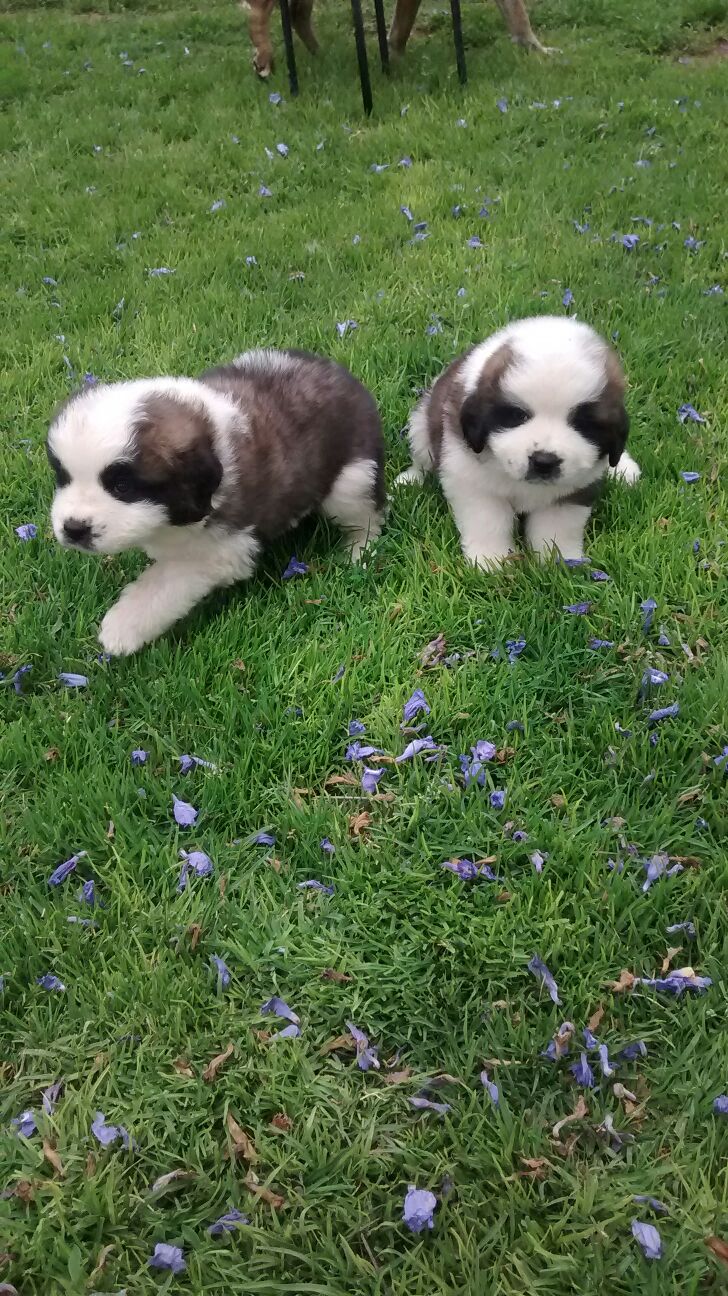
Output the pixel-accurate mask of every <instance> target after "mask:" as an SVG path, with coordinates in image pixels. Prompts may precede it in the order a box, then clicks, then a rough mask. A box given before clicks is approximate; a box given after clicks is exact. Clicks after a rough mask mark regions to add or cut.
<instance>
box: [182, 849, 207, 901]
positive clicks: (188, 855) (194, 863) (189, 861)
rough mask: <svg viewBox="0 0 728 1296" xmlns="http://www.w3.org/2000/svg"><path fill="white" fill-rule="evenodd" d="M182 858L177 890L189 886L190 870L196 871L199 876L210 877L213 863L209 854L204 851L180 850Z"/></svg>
mask: <svg viewBox="0 0 728 1296" xmlns="http://www.w3.org/2000/svg"><path fill="white" fill-rule="evenodd" d="M180 858H181V859H183V860H184V863H183V865H182V868H181V870H180V875H179V882H178V883H177V890H178V891H184V890H185V888H186V886H187V877H188V874H189V873H190V871H192V872H193V873H196V875H197V877H209V875H210V873H212V870H213V867H214V865H213V863H212V860H211V859H210V856H209V855H206V854H205V852H204V851H198V850H193V851H185V850H181V851H180Z"/></svg>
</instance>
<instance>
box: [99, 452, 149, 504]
mask: <svg viewBox="0 0 728 1296" xmlns="http://www.w3.org/2000/svg"><path fill="white" fill-rule="evenodd" d="M99 480H100V482H101V485H102V486H103V488H104V490H105V491H106V492H107V493H108V494H109V495H111V496H112V498H113V499H117V500H121V501H122V502H123V503H124V504H135V503H137V501H138V500H141V499H145V498H146V497H147V492H145V489H144V487H143V485H142V483H141V481H140V480H139V478H138V476H137V474H136V473H135V471H134V468H133V466H132V465H131V464H130V463H124V462H123V461H122V460H119V461H118V462H117V463H112V464H109V465H108V467H106V468H104V470H103V472H102V473H101V476H100V478H99Z"/></svg>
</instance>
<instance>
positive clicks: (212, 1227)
mask: <svg viewBox="0 0 728 1296" xmlns="http://www.w3.org/2000/svg"><path fill="white" fill-rule="evenodd" d="M249 1223H250V1220H249V1219H248V1217H247V1215H243V1213H242V1211H239V1210H237V1209H236V1208H235V1207H234V1206H231V1207H230V1210H229V1211H226V1212H225V1214H224V1215H221V1216H220V1217H219V1219H216V1220H215V1223H214V1224H209V1225H208V1227H207V1231H208V1233H209V1234H210V1236H211V1237H219V1236H220V1234H221V1233H232V1232H234V1230H235V1229H236V1228H237V1226H238V1225H239V1224H249Z"/></svg>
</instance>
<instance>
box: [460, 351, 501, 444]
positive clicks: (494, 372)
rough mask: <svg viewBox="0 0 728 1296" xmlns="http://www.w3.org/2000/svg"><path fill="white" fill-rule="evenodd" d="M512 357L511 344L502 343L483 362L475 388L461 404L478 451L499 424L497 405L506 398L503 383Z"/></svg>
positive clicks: (462, 418) (462, 423)
mask: <svg viewBox="0 0 728 1296" xmlns="http://www.w3.org/2000/svg"><path fill="white" fill-rule="evenodd" d="M512 360H513V351H512V349H511V347H510V346H509V345H508V344H506V345H504V346H500V347H498V349H497V351H494V352H493V354H492V355H491V356H489V357H488V359H487V360H486V362H485V364H484V365H483V368H482V370H481V373H480V377H479V378H478V382H477V384H476V387H475V389H474V391H471V392H470V394H469V395H468V396H466V397H465V400H464V401H463V403H462V406H461V407H460V427H461V428H462V433H463V436H464V437H465V440H466V441H467V443H468V445H469V446H470V448H471V450H474V451H475V453H476V454H480V453H481V451H482V450H483V449H484V447H485V443H486V441H487V440H488V437H489V435H490V433H491V432H492V431H493V428H494V427H495V426H496V424H497V420H496V419H495V417H494V415H495V407H496V405H497V402H498V401H499V400H500V399H501V398H502V393H501V383H502V381H503V376H504V374H505V372H506V370H507V368H508V366H509V365H510V364H511V362H512Z"/></svg>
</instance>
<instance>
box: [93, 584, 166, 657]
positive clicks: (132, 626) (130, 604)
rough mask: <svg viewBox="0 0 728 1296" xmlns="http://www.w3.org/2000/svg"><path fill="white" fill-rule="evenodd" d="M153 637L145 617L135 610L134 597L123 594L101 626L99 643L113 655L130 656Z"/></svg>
mask: <svg viewBox="0 0 728 1296" xmlns="http://www.w3.org/2000/svg"><path fill="white" fill-rule="evenodd" d="M152 637H153V636H152V635H150V634H149V632H148V624H145V620H144V618H143V617H141V616H140V615H138V613H137V612H135V608H134V599H133V598H132V599H129V598H125V597H124V595H123V594H122V596H121V598H120V599H119V602H118V603H115V604H114V606H113V607H112V608H109V611H108V612H107V613H106V616H105V617H104V619H103V621H102V622H101V625H100V627H99V643H100V644H101V647H102V648H103V650H104V652H107V653H110V654H111V656H112V657H128V656H129V653H134V652H137V651H138V649H139V648H143V647H144V645H145V643H148V642H149V639H150V638H152Z"/></svg>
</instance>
